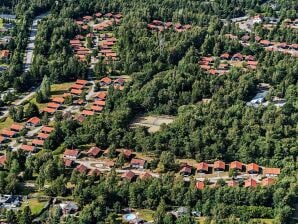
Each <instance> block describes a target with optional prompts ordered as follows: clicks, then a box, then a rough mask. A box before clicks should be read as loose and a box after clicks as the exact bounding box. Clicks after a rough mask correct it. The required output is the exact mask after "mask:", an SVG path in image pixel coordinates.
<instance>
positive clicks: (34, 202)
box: [21, 198, 46, 215]
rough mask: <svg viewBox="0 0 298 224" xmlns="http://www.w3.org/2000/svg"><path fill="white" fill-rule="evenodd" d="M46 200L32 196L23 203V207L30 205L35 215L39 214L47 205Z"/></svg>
mask: <svg viewBox="0 0 298 224" xmlns="http://www.w3.org/2000/svg"><path fill="white" fill-rule="evenodd" d="M45 204H46V202H39V201H38V199H37V198H31V199H28V200H27V201H25V202H24V203H23V204H22V207H21V208H24V207H25V206H26V205H29V207H30V209H31V212H32V214H33V215H36V214H38V213H39V212H40V211H41V210H42V208H43V207H44V206H45Z"/></svg>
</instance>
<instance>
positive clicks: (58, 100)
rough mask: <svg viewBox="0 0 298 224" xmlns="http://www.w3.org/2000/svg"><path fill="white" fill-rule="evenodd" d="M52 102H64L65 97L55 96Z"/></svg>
mask: <svg viewBox="0 0 298 224" xmlns="http://www.w3.org/2000/svg"><path fill="white" fill-rule="evenodd" d="M52 102H54V103H59V104H62V103H64V98H62V97H54V98H53V99H52Z"/></svg>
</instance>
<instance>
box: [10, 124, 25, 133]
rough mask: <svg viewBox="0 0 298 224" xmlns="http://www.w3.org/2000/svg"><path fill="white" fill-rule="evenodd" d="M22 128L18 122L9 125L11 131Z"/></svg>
mask: <svg viewBox="0 0 298 224" xmlns="http://www.w3.org/2000/svg"><path fill="white" fill-rule="evenodd" d="M23 129H24V126H23V125H19V124H13V125H11V126H10V130H11V131H15V132H20V131H22V130H23Z"/></svg>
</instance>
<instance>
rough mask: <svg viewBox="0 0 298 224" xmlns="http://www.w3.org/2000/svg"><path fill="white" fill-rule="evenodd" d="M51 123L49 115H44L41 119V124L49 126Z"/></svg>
mask: <svg viewBox="0 0 298 224" xmlns="http://www.w3.org/2000/svg"><path fill="white" fill-rule="evenodd" d="M49 121H50V119H49V116H48V113H44V114H43V116H42V118H41V124H42V125H47V124H48V123H49Z"/></svg>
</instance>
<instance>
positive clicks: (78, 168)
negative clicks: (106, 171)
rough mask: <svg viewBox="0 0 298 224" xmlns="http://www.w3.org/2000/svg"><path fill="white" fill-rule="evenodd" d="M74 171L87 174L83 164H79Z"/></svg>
mask: <svg viewBox="0 0 298 224" xmlns="http://www.w3.org/2000/svg"><path fill="white" fill-rule="evenodd" d="M76 171H78V172H79V173H81V174H83V173H87V171H88V168H87V167H86V166H84V165H83V164H80V165H78V166H77V167H76Z"/></svg>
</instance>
